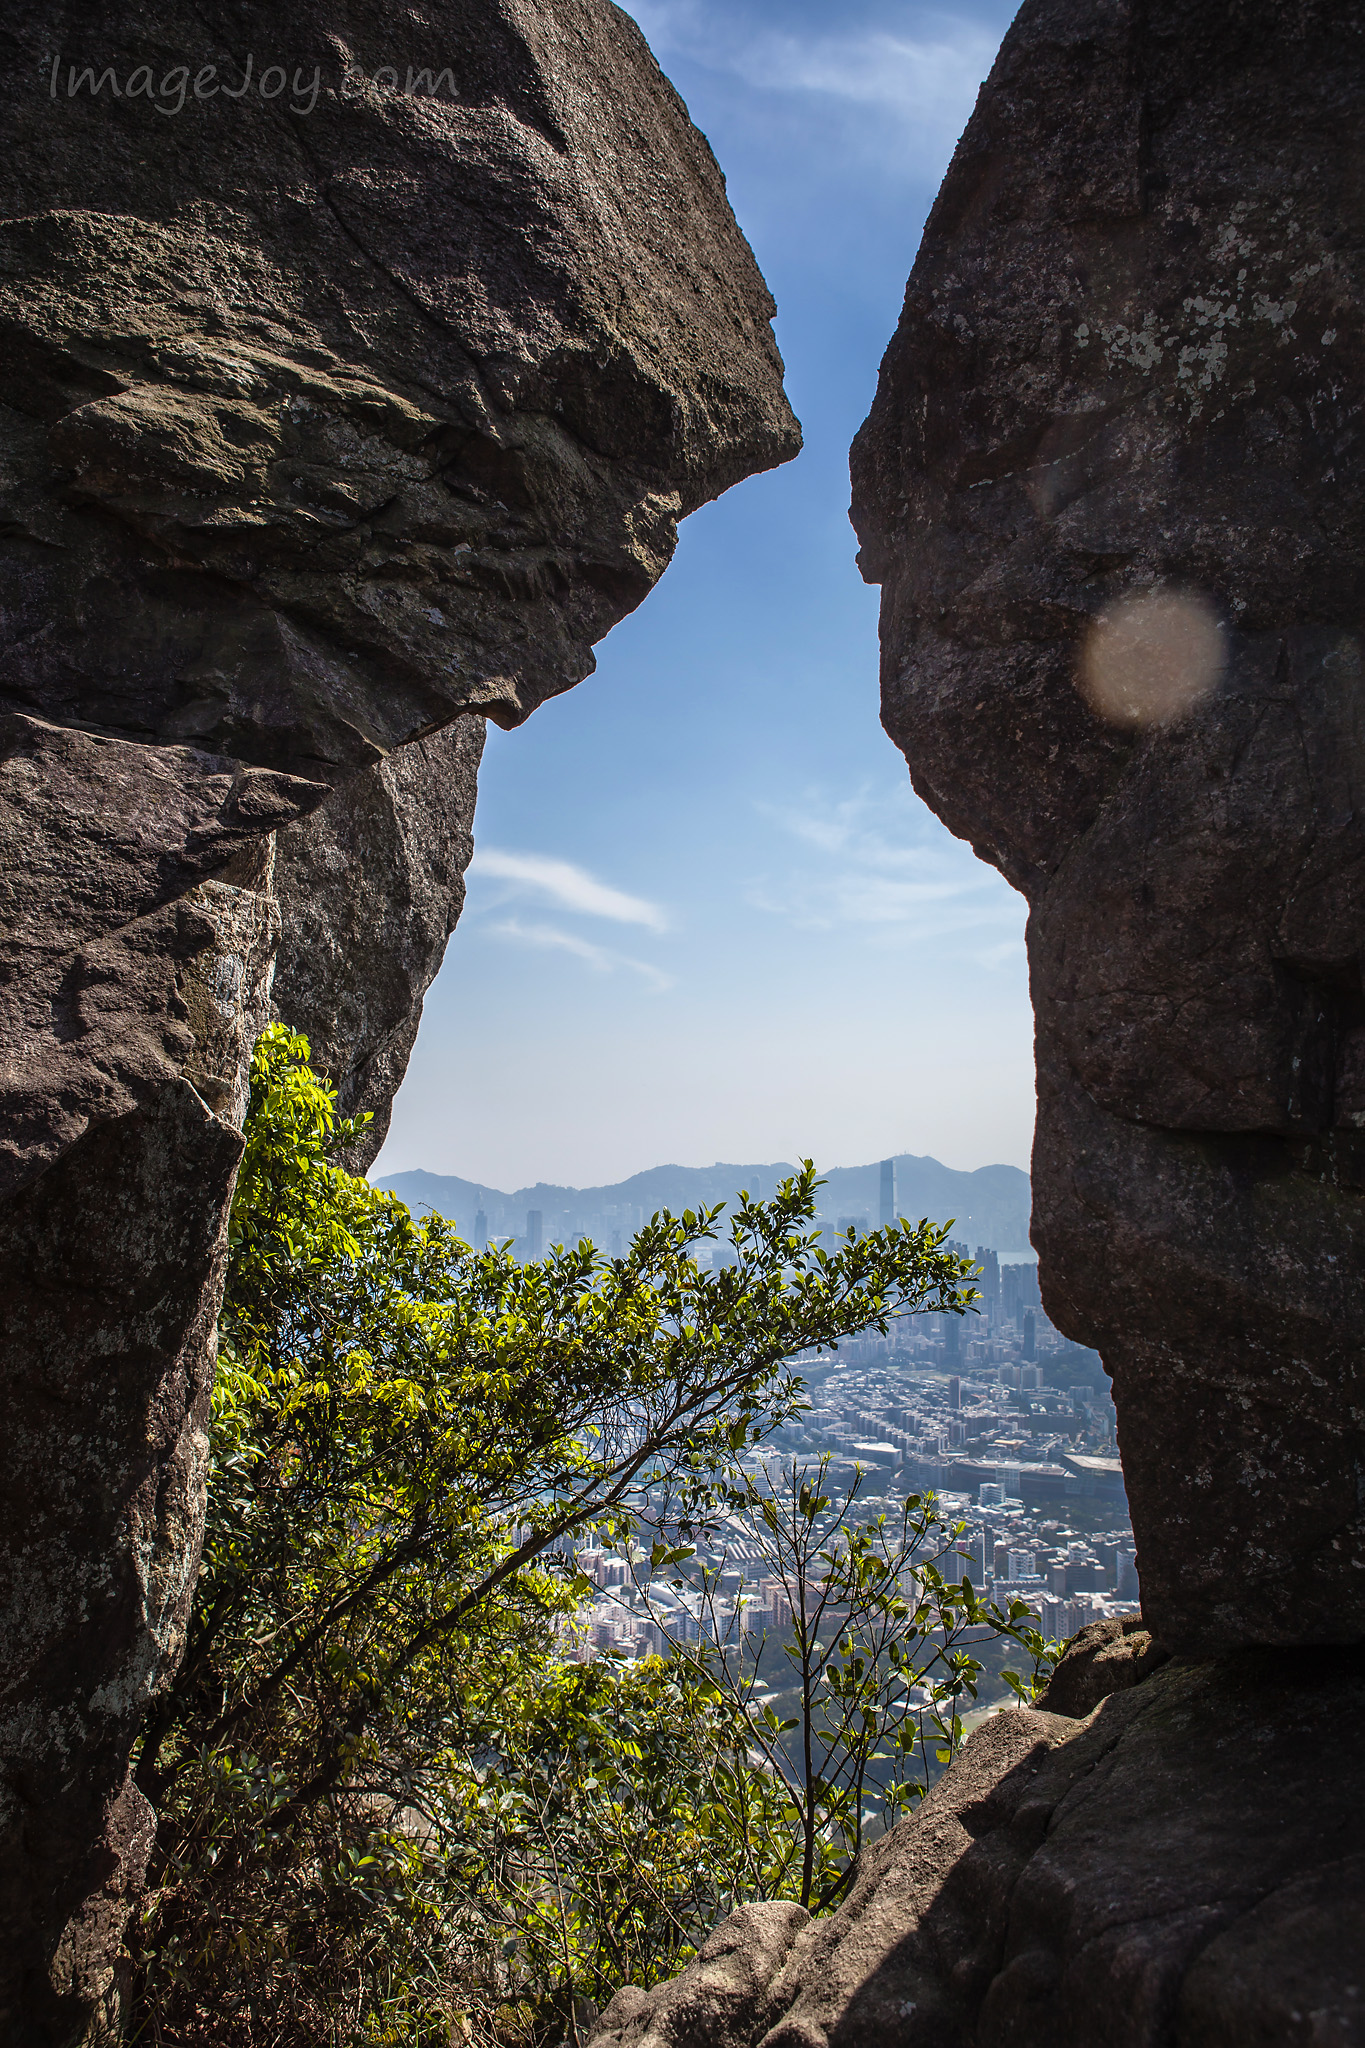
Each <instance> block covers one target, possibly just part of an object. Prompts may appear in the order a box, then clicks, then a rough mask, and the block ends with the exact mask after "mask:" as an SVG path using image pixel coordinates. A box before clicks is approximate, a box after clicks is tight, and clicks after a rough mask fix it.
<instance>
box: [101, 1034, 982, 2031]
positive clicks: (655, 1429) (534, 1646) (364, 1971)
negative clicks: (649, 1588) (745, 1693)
mask: <svg viewBox="0 0 1365 2048" xmlns="http://www.w3.org/2000/svg"><path fill="white" fill-rule="evenodd" d="M307 1061H308V1047H307V1044H306V1042H305V1041H304V1040H303V1039H301V1038H299V1037H298V1036H297V1035H296V1034H294V1033H292V1032H290V1031H288V1030H286V1029H285V1028H284V1027H282V1026H273V1027H271V1029H270V1030H269V1031H267V1032H266V1033H265V1034H264V1036H263V1037H262V1039H261V1041H260V1043H259V1045H258V1047H257V1052H256V1057H255V1062H254V1065H253V1074H252V1093H251V1105H250V1111H249V1116H248V1124H247V1145H246V1152H245V1156H244V1159H243V1163H242V1170H241V1174H240V1177H239V1182H238V1188H237V1194H236V1199H235V1202H234V1206H233V1212H232V1220H231V1244H230V1270H229V1278H228V1286H227V1293H226V1297H225V1301H224V1308H223V1315H222V1322H221V1329H220V1364H219V1371H218V1376H217V1381H216V1384H215V1388H214V1395H213V1414H212V1471H211V1481H210V1490H209V1512H208V1525H207V1534H206V1540H205V1547H204V1557H203V1565H202V1569H201V1574H200V1579H199V1583H198V1588H197V1592H196V1599H195V1603H194V1612H193V1617H192V1622H191V1627H190V1632H189V1640H188V1645H187V1650H186V1655H185V1659H184V1662H183V1664H182V1667H181V1669H180V1671H179V1673H178V1675H177V1677H176V1680H175V1682H174V1684H173V1686H172V1688H171V1690H170V1691H169V1693H168V1694H167V1695H166V1696H165V1697H164V1699H163V1700H162V1701H161V1702H160V1703H159V1705H158V1706H157V1708H156V1710H155V1712H154V1714H153V1715H152V1717H151V1719H150V1720H149V1723H148V1725H147V1728H146V1730H145V1733H144V1737H143V1740H142V1744H141V1749H140V1754H139V1758H138V1763H137V1774H138V1781H139V1783H140V1784H141V1786H142V1787H143V1789H144V1790H145V1791H146V1792H147V1794H148V1796H149V1797H150V1798H151V1800H152V1802H153V1804H154V1805H155V1807H156V1809H157V1813H158V1820H159V1826H158V1837H157V1846H156V1851H155V1856H154V1862H153V1869H152V1889H151V1892H150V1894H149V1903H148V1906H147V1910H146V1914H145V1916H144V1920H143V1924H142V1927H141V1932H140V1946H139V1949H138V1954H137V1958H136V1961H137V1966H138V1985H139V1993H138V1995H139V2000H140V2007H139V2025H140V2028H141V2030H142V2036H143V2037H144V2038H146V2039H149V2040H156V2041H159V2042H163V2043H166V2044H171V2043H189V2042H194V2043H196V2044H199V2043H211V2042H214V2041H218V2040H221V2041H224V2042H228V2041H231V2042H233V2043H234V2044H241V2048H254V2044H256V2043H257V2042H260V2043H266V2042H270V2043H272V2044H276V2043H278V2044H285V2043H291V2042H294V2041H298V2042H300V2043H302V2042H303V2041H308V2042H338V2043H340V2042H346V2043H353V2042H355V2043H359V2042H373V2043H378V2042H404V2043H408V2042H411V2043H423V2044H425V2043H427V2042H437V2041H439V2042H442V2043H444V2042H446V2041H448V2040H449V2039H451V2038H453V2036H452V2032H451V2030H452V2028H454V2029H455V2032H456V2033H457V2034H458V2033H459V2032H461V2030H462V2029H464V2028H466V2027H467V2026H468V2025H472V2024H475V2022H476V2021H477V2023H478V2025H479V2027H480V2028H481V2029H485V2030H492V2031H500V2032H501V2034H502V2035H503V2037H504V2038H507V2037H508V2036H509V2032H510V2035H511V2036H516V2035H517V2034H518V2033H521V2034H524V2035H526V2036H527V2037H528V2038H529V2037H531V2036H539V2035H540V2034H543V2033H544V2032H545V2031H546V2029H547V2027H548V2026H549V2025H550V2024H551V2021H550V2019H549V2018H548V2017H547V2015H549V2014H552V2013H554V2014H558V2019H557V2020H556V2021H555V2022H554V2024H555V2025H556V2026H557V2027H558V2029H559V2030H560V2031H562V2030H563V2026H564V2024H565V2022H566V2020H567V2022H568V2024H569V2025H570V2027H571V2028H572V2015H573V2009H574V2008H573V2000H574V1997H575V1996H576V1995H582V1994H584V1993H585V1992H586V1994H587V1995H589V1996H600V1995H603V1994H604V1993H605V1992H606V1991H608V1990H609V1989H610V1988H611V1987H612V1986H613V1985H614V1984H615V1983H616V1982H619V1981H620V1980H621V1978H622V1975H623V1974H626V1975H630V1976H632V1977H634V1979H635V1981H648V1980H649V1979H650V1978H651V1977H652V1976H654V1975H656V1974H658V1973H660V1972H664V1971H666V1970H668V1969H671V1968H672V1967H674V1966H675V1965H676V1963H677V1961H678V1959H679V1958H680V1957H682V1956H684V1955H685V1954H686V1953H687V1952H688V1945H689V1943H690V1942H691V1941H692V1940H693V1939H694V1937H696V1935H697V1934H698V1930H701V1931H703V1932H704V1931H705V1929H706V1928H707V1927H709V1925H710V1924H712V1923H713V1921H714V1919H715V1918H716V1917H717V1916H718V1914H719V1912H721V1911H723V1910H724V1909H725V1906H726V1905H727V1904H728V1903H729V1902H730V1901H731V1900H732V1898H733V1897H735V1896H738V1895H740V1894H741V1893H743V1894H744V1895H752V1890H751V1886H752V1883H753V1882H754V1881H755V1880H754V1868H753V1858H752V1857H751V1856H750V1857H749V1862H748V1864H745V1862H744V1857H745V1856H746V1855H748V1853H749V1852H748V1850H747V1847H744V1846H743V1845H744V1844H745V1843H747V1839H748V1836H747V1830H748V1829H749V1828H750V1826H752V1827H753V1828H755V1829H756V1830H757V1834H758V1837H759V1838H760V1839H761V1838H762V1837H763V1831H764V1830H765V1829H767V1828H769V1827H770V1826H773V1827H777V1826H780V1825H781V1813H782V1811H783V1810H784V1808H785V1806H786V1805H789V1804H790V1797H789V1792H788V1789H787V1788H786V1786H785V1784H784V1783H780V1782H779V1781H778V1778H777V1777H775V1776H774V1774H773V1772H772V1771H771V1770H765V1769H763V1768H759V1767H756V1766H755V1765H754V1764H753V1762H752V1760H751V1757H750V1754H749V1748H748V1736H747V1733H746V1729H745V1727H744V1726H742V1725H741V1724H740V1723H739V1722H737V1721H736V1719H735V1715H734V1710H733V1703H732V1702H731V1701H729V1700H727V1698H726V1697H725V1696H724V1693H723V1690H722V1689H718V1688H717V1687H716V1685H715V1684H714V1682H713V1678H712V1676H711V1675H708V1674H701V1676H700V1679H699V1675H698V1673H697V1671H696V1669H695V1668H694V1667H690V1666H686V1665H682V1666H679V1667H678V1668H676V1669H675V1668H673V1667H669V1668H667V1669H665V1668H664V1667H658V1668H657V1669H656V1668H654V1667H647V1668H645V1669H644V1670H641V1671H636V1672H634V1673H630V1674H618V1673H616V1672H614V1671H612V1670H611V1669H610V1667H594V1668H591V1669H582V1668H577V1667H574V1666H572V1665H570V1664H568V1663H567V1662H566V1657H565V1649H566V1630H567V1629H568V1628H569V1626H570V1617H571V1616H572V1614H573V1613H574V1612H575V1610H576V1609H577V1607H578V1606H579V1604H580V1603H581V1601H582V1599H583V1597H584V1595H585V1593H586V1592H587V1590H588V1589H587V1587H586V1584H585V1582H584V1581H583V1580H581V1579H580V1578H579V1577H578V1576H577V1575H576V1571H575V1567H574V1564H573V1559H572V1545H573V1539H574V1538H575V1536H576V1535H578V1534H579V1533H580V1532H583V1531H585V1530H587V1529H589V1528H594V1529H599V1530H605V1531H606V1532H607V1533H608V1534H609V1535H612V1534H614V1535H615V1536H616V1537H617V1538H618V1539H619V1538H623V1537H625V1536H626V1535H627V1534H628V1533H629V1531H630V1530H631V1529H632V1528H633V1527H635V1526H636V1525H637V1523H638V1521H639V1519H640V1517H641V1516H643V1515H646V1514H647V1515H648V1516H649V1517H650V1518H651V1519H654V1520H658V1519H659V1518H660V1517H662V1518H663V1519H664V1520H666V1521H669V1522H681V1523H682V1524H683V1525H686V1526H702V1525H705V1524H706V1522H707V1519H708V1517H710V1518H714V1517H715V1516H716V1515H718V1514H723V1513H725V1512H728V1511H730V1510H731V1509H732V1506H733V1489H734V1487H735V1484H736V1479H735V1476H734V1461H735V1458H736V1456H737V1454H738V1453H739V1452H741V1451H742V1450H744V1449H745V1448H747V1447H748V1446H749V1445H750V1444H751V1443H753V1442H754V1441H756V1440H757V1439H758V1438H759V1436H760V1435H761V1434H762V1432H763V1430H764V1429H765V1428H767V1427H769V1426H771V1425H772V1424H773V1423H774V1422H777V1421H780V1420H781V1419H783V1417H784V1416H785V1415H787V1414H789V1413H790V1412H791V1410H792V1408H793V1407H794V1406H795V1405H796V1404H797V1403H798V1402H799V1400H800V1391H801V1390H800V1382H799V1380H797V1379H796V1378H794V1376H793V1375H792V1373H791V1371H790V1369H789V1361H791V1360H792V1359H793V1358H794V1357H796V1356H797V1355H798V1354H799V1353H800V1352H801V1351H803V1350H804V1349H805V1348H807V1347H809V1346H814V1345H828V1344H831V1343H835V1342H837V1341H838V1340H839V1339H840V1338H841V1337H844V1336H848V1335H851V1334H853V1333H855V1332H857V1331H860V1330H863V1329H866V1328H869V1327H871V1328H876V1329H885V1327H886V1325H887V1321H888V1319H889V1317H890V1316H891V1315H892V1314H893V1313H897V1312H900V1311H903V1310H912V1311H913V1310H918V1309H936V1310H944V1309H947V1310H950V1311H951V1310H957V1311H959V1312H960V1311H962V1310H964V1309H965V1308H966V1307H967V1306H968V1304H969V1303H970V1300H971V1299H972V1290H971V1289H970V1287H969V1285H968V1284H967V1282H968V1279H969V1274H970V1269H969V1268H968V1266H967V1265H966V1263H965V1262H964V1261H962V1260H959V1259H958V1258H956V1257H955V1256H954V1255H952V1254H951V1253H949V1252H947V1251H945V1250H944V1249H943V1239H944V1236H945V1232H944V1231H943V1230H940V1229H938V1228H937V1227H936V1226H933V1225H930V1224H928V1223H921V1224H920V1225H918V1226H911V1225H909V1224H908V1223H905V1224H900V1225H898V1226H895V1227H893V1228H892V1229H889V1230H885V1231H881V1232H876V1233H870V1234H868V1235H866V1236H861V1237H858V1238H856V1239H854V1240H851V1241H849V1242H848V1243H847V1244H845V1245H842V1246H841V1247H840V1249H839V1250H838V1251H837V1252H835V1253H829V1252H827V1251H826V1250H824V1249H823V1248H822V1247H821V1246H820V1244H819V1241H818V1234H817V1233H816V1232H815V1231H814V1229H813V1227H812V1224H813V1216H814V1191H815V1186H816V1182H815V1176H814V1173H813V1170H812V1169H811V1167H810V1166H809V1164H807V1165H806V1166H805V1167H804V1168H803V1169H802V1171H801V1173H800V1174H798V1175H796V1176H795V1177H794V1178H793V1179H792V1180H791V1181H789V1182H787V1183H786V1184H784V1186H783V1187H782V1188H781V1189H780V1190H779V1191H778V1193H777V1195H776V1196H775V1197H774V1199H773V1200H772V1201H771V1202H768V1203H757V1202H750V1201H749V1200H748V1199H747V1198H741V1199H740V1201H739V1203H738V1205H737V1206H736V1208H735V1209H734V1211H733V1213H732V1215H731V1216H730V1217H729V1219H728V1225H727V1235H728V1239H729V1243H730V1246H731V1250H732V1263H731V1264H730V1265H728V1266H727V1267H726V1268H725V1269H724V1270H722V1271H721V1272H719V1273H711V1272H709V1271H704V1270H703V1269H702V1268H701V1266H699V1264H698V1262H697V1259H696V1257H695V1251H694V1248H695V1246H696V1244H697V1243H698V1241H699V1240H705V1239H709V1238H713V1237H714V1236H716V1235H717V1234H718V1231H719V1230H720V1228H721V1216H722V1212H721V1210H720V1209H712V1210H703V1211H698V1212H695V1213H694V1212H691V1211H688V1212H685V1213H684V1214H683V1215H682V1216H681V1217H675V1216H672V1215H670V1214H668V1213H667V1212H665V1213H662V1214H660V1215H657V1216H655V1217H654V1218H653V1219H652V1220H651V1221H650V1223H648V1224H647V1225H646V1226H645V1228H644V1229H643V1230H642V1231H641V1232H640V1234H639V1235H638V1236H637V1237H636V1239H635V1240H634V1242H633V1243H632V1245H631V1246H630V1249H629V1251H628V1252H627V1253H626V1255H625V1256H623V1257H621V1258H617V1259H608V1258H605V1257H603V1256H602V1255H601V1254H599V1253H598V1252H597V1251H596V1250H595V1248H594V1247H593V1246H592V1245H591V1244H590V1243H588V1242H586V1241H583V1242H581V1243H579V1244H578V1245H576V1246H571V1247H563V1246H556V1247H554V1248H553V1249H552V1250H551V1252H550V1253H549V1255H548V1256H547V1257H546V1258H544V1259H543V1260H540V1261H537V1262H535V1263H532V1264H527V1265H519V1264H518V1263H517V1262H516V1261H515V1260H514V1259H513V1258H512V1257H511V1255H510V1253H509V1251H508V1250H507V1249H506V1248H503V1249H494V1250H489V1251H486V1252H474V1251H471V1249H470V1248H469V1247H468V1246H467V1245H465V1244H464V1243H463V1242H462V1241H461V1240H460V1239H459V1238H458V1236H457V1235H456V1234H455V1232H454V1231H453V1230H452V1229H451V1227H450V1226H449V1224H447V1223H446V1222H445V1221H444V1220H443V1219H441V1218H439V1217H430V1218H427V1219H425V1220H420V1221H419V1220H417V1219H414V1218H413V1217H412V1216H411V1215H410V1214H409V1213H408V1211H407V1210H406V1209H405V1208H404V1207H403V1206H402V1204H401V1203H399V1202H397V1201H396V1200H394V1199H393V1198H392V1197H390V1196H388V1195H386V1194H383V1193H381V1192H379V1191H377V1190H375V1189H372V1188H370V1187H369V1186H368V1185H367V1184H366V1183H365V1182H363V1181H361V1180H358V1179H356V1178H355V1177H353V1176H351V1175H349V1174H347V1173H346V1172H345V1171H344V1170H343V1169H342V1168H341V1167H340V1166H339V1165H338V1164H337V1155H338V1154H339V1153H340V1152H342V1151H343V1150H344V1148H345V1146H346V1145H347V1144H348V1143H349V1142H350V1141H351V1140H352V1139H353V1138H354V1136H355V1135H356V1127H355V1126H353V1125H351V1124H348V1123H346V1122H345V1121H343V1120H341V1119H339V1118H338V1117H337V1115H336V1111H335V1099H334V1096H333V1094H332V1092H331V1091H330V1090H329V1089H328V1088H327V1087H326V1086H325V1084H323V1083H322V1082H320V1081H319V1080H318V1079H317V1078H316V1077H315V1076H314V1075H313V1074H312V1073H311V1071H310V1070H309V1068H308V1064H307ZM846 1547H847V1546H846ZM859 1569H862V1566H860V1567H859ZM887 1654H889V1652H888V1653H887ZM840 1655H841V1656H842V1655H843V1653H842V1652H841V1653H840ZM878 1655H879V1656H880V1655H881V1652H878ZM829 1668H830V1671H835V1670H836V1669H844V1668H845V1667H844V1666H843V1665H831V1666H830V1667H829ZM840 1682H841V1683H843V1682H849V1683H853V1681H840ZM857 1683H861V1681H858V1682H857ZM855 1696H856V1697H857V1698H858V1699H861V1694H858V1693H857V1684H856V1683H854V1692H853V1693H852V1694H850V1695H849V1697H850V1698H854V1697H855ZM858 1711H861V1708H859V1709H858ZM831 1782H833V1781H832V1780H831ZM830 1839H831V1840H833V1839H834V1838H833V1836H831V1837H830ZM839 1839H840V1841H841V1842H842V1844H843V1848H842V1850H839V1851H838V1852H837V1854H845V1855H846V1853H847V1851H848V1849H849V1845H850V1842H852V1844H853V1846H854V1847H856V1832H855V1835H854V1836H852V1837H850V1836H849V1835H848V1833H847V1830H845V1832H844V1834H843V1835H842V1836H841V1837H840V1838H839ZM700 1844H704V1845H705V1850H704V1853H703V1852H702V1851H700V1850H699V1848H698V1845H700ZM765 1853H766V1852H765ZM837 1854H836V1860H837ZM727 1859H728V1860H727ZM760 1861H761V1858H760ZM770 1861H771V1859H770ZM827 1862H828V1858H826V1863H827ZM821 1868H822V1870H823V1869H824V1868H825V1863H822V1865H821ZM822 1882H823V1879H822Z"/></svg>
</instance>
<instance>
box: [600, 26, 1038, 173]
mask: <svg viewBox="0 0 1365 2048" xmlns="http://www.w3.org/2000/svg"><path fill="white" fill-rule="evenodd" d="M629 11H630V13H632V14H633V15H634V17H635V19H636V20H637V21H638V22H639V24H640V26H641V28H642V29H643V30H644V32H645V34H646V36H647V37H648V38H649V40H650V43H651V44H652V45H653V47H654V49H655V50H656V51H657V52H658V53H659V54H660V55H661V56H662V55H665V54H668V55H679V56H684V57H687V58H689V59H691V60H692V61H693V62H694V63H697V64H701V65H705V66H706V67H707V68H708V69H709V70H712V71H720V72H728V73H730V74H731V75H732V76H734V77H736V78H739V79H741V80H742V81H743V82H744V84H746V85H748V86H750V87H756V88H757V89H758V90H760V91H764V92H772V93H793V94H806V95H810V94H816V95H819V96H822V97H823V98H825V99H827V100H829V101H832V102H835V103H837V102H843V103H845V104H846V105H847V106H849V107H850V109H862V110H864V111H866V110H868V109H876V108H881V109H883V110H884V111H885V112H886V113H888V114H890V115H892V116H894V117H895V119H896V121H897V123H898V125H902V127H903V136H902V140H903V141H904V142H905V143H906V144H907V145H908V147H909V148H910V151H911V153H912V154H914V155H916V156H919V155H924V156H927V157H932V158H933V159H934V160H935V161H937V160H938V159H939V158H940V157H941V156H942V154H943V152H944V149H945V146H946V147H947V148H951V145H952V142H953V140H954V139H955V138H956V136H957V134H958V133H959V131H960V130H961V128H962V125H963V122H964V121H965V119H966V117H967V115H968V114H969V113H970V112H971V108H972V103H973V100H974V99H975V97H976V91H977V88H978V86H979V85H980V83H981V81H982V79H983V78H984V77H985V76H986V74H987V72H988V71H989V70H990V67H991V64H992V61H993V60H994V57H995V53H996V49H997V47H998V45H999V40H1000V36H999V29H998V28H992V27H990V26H988V25H986V24H983V23H978V22H974V21H970V20H964V19H961V18H953V17H951V16H949V15H947V14H945V13H938V12H937V11H934V12H930V11H929V10H919V9H917V10H915V11H916V13H917V14H920V15H921V17H922V19H923V21H924V28H923V29H922V30H921V32H920V33H918V34H905V33H903V32H899V31H898V30H895V29H891V28H885V27H875V26H870V25H866V24H864V25H857V26H850V27H849V28H848V29H845V30H843V31H842V32H838V31H836V32H834V33H831V32H829V31H828V30H822V31H817V32H815V33H811V34H807V35H802V34H800V33H799V32H793V31H792V30H790V29H775V28H770V27H767V26H764V25H760V24H758V23H753V24H746V23H745V21H744V19H743V11H742V9H741V10H736V9H735V8H734V7H733V5H732V4H731V0H726V5H725V6H724V7H722V6H720V5H718V4H715V0H630V4H629ZM897 11H898V13H899V14H900V17H901V19H904V17H905V10H904V9H900V10H897Z"/></svg>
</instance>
